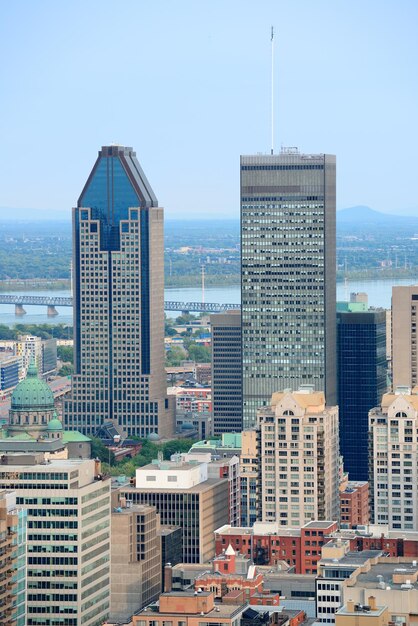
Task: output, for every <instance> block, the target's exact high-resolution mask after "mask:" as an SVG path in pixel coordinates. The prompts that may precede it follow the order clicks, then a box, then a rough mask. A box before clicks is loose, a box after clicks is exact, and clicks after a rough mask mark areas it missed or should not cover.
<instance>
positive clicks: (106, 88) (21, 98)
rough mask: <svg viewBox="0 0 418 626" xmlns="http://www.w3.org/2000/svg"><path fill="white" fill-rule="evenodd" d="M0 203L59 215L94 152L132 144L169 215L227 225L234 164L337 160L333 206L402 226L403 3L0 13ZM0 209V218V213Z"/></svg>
mask: <svg viewBox="0 0 418 626" xmlns="http://www.w3.org/2000/svg"><path fill="white" fill-rule="evenodd" d="M0 17H1V19H0V57H1V59H2V63H1V65H0V67H1V82H2V86H3V90H2V97H1V98H0V132H1V137H2V140H3V145H2V151H1V156H0V168H1V169H0V171H1V175H0V181H1V185H0V189H1V191H0V207H8V208H9V209H13V208H20V207H30V208H33V209H34V210H41V209H42V210H44V209H49V210H50V211H51V216H52V215H53V216H54V218H65V217H67V216H68V217H69V213H70V210H71V207H72V206H74V205H75V204H76V202H77V198H78V196H79V194H80V192H81V189H82V187H83V185H84V183H85V181H86V177H87V175H88V173H89V172H90V170H91V167H92V165H93V163H94V161H95V159H96V156H97V151H98V150H99V149H100V147H101V146H102V145H106V144H109V143H121V144H124V145H131V146H133V147H134V149H135V150H136V152H137V156H138V159H139V161H140V163H141V165H142V167H143V168H144V171H145V173H146V175H147V177H148V179H149V181H150V183H151V185H152V187H153V189H154V191H155V193H156V195H157V198H158V200H159V204H160V206H163V207H165V209H166V217H167V218H168V219H173V218H184V217H191V218H195V217H209V216H211V215H213V216H214V217H216V218H219V217H222V216H224V217H228V218H235V217H238V215H239V155H240V154H252V153H257V152H266V153H267V152H269V150H270V71H271V70H270V27H271V25H272V24H273V25H274V27H275V33H276V36H275V128H276V132H275V147H276V151H278V150H279V149H280V145H284V146H298V147H299V149H300V150H301V151H303V152H328V153H333V154H336V155H337V172H338V179H337V200H338V207H339V208H344V207H349V206H355V205H360V204H361V205H368V206H370V207H371V208H373V209H375V210H378V211H382V212H386V213H398V214H400V215H401V214H403V215H407V214H414V213H416V212H417V209H418V200H417V199H416V194H415V186H414V182H415V177H416V155H415V150H416V146H417V144H418V126H417V122H416V111H417V108H418V107H417V104H418V84H417V81H416V80H415V79H414V77H415V74H416V67H417V61H418V40H417V38H416V33H415V30H416V24H417V23H418V4H417V3H416V2H414V0H402V1H401V2H400V3H397V4H395V3H394V2H392V1H390V0H380V1H379V0H369V1H368V2H364V0H352V1H351V2H350V3H337V2H334V1H333V0H318V1H317V2H314V3H313V2H311V1H310V0H299V2H297V3H296V2H292V1H291V0H283V1H282V2H280V3H278V2H277V1H275V0H263V1H261V2H260V3H257V4H256V3H255V2H253V1H252V0H240V1H239V0H231V1H229V2H223V1H222V0H201V1H200V2H194V1H193V0H184V1H180V2H177V3H172V2H170V1H169V0H155V2H152V3H147V2H138V0H124V2H121V3H115V2H113V1H112V0H90V1H89V2H87V3H85V2H83V1H82V0H73V2H71V3H60V2H55V1H53V0H40V1H39V2H36V3H35V2H33V3H32V2H29V1H28V0H26V1H25V0H21V1H20V2H15V3H3V4H2V8H1V12H0ZM1 212H6V210H5V209H1V208H0V216H1Z"/></svg>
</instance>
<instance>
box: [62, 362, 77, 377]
mask: <svg viewBox="0 0 418 626" xmlns="http://www.w3.org/2000/svg"><path fill="white" fill-rule="evenodd" d="M58 373H59V375H60V376H72V375H73V374H74V366H73V365H71V364H69V365H63V366H62V367H61V369H60V370H59V372H58Z"/></svg>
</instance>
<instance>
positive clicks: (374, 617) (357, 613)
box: [335, 596, 390, 626]
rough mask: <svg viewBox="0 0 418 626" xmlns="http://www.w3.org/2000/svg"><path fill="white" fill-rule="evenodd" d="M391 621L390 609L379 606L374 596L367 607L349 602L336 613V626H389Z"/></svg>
mask: <svg viewBox="0 0 418 626" xmlns="http://www.w3.org/2000/svg"><path fill="white" fill-rule="evenodd" d="M389 621H390V620H389V613H388V607H387V606H377V604H376V598H375V597H374V596H370V597H369V598H368V599H367V604H365V605H362V604H355V603H354V602H353V600H348V601H347V603H346V604H344V606H342V607H341V608H340V609H338V611H337V612H336V613H335V626H387V624H388V623H389Z"/></svg>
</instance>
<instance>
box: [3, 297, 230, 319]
mask: <svg viewBox="0 0 418 626" xmlns="http://www.w3.org/2000/svg"><path fill="white" fill-rule="evenodd" d="M0 304H11V305H14V307H15V314H16V315H17V316H19V317H21V316H23V315H25V314H26V311H25V309H24V306H25V305H26V306H46V307H47V314H48V316H49V317H54V316H55V315H58V311H57V309H56V307H72V306H73V299H72V298H71V297H68V298H66V297H59V296H57V297H54V296H21V295H15V296H14V295H5V294H0ZM240 308H241V305H240V304H236V303H235V304H217V303H215V302H177V301H167V300H166V301H165V302H164V309H165V310H166V311H181V312H183V313H223V312H224V311H229V310H231V309H240Z"/></svg>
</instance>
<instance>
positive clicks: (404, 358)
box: [392, 285, 418, 389]
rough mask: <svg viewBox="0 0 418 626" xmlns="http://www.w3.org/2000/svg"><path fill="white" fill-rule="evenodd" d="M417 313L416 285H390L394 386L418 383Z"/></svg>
mask: <svg viewBox="0 0 418 626" xmlns="http://www.w3.org/2000/svg"><path fill="white" fill-rule="evenodd" d="M417 314H418V285H407V286H397V287H392V378H393V386H392V388H393V389H396V388H397V387H400V386H407V387H415V385H416V384H417V383H418V367H417Z"/></svg>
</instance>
